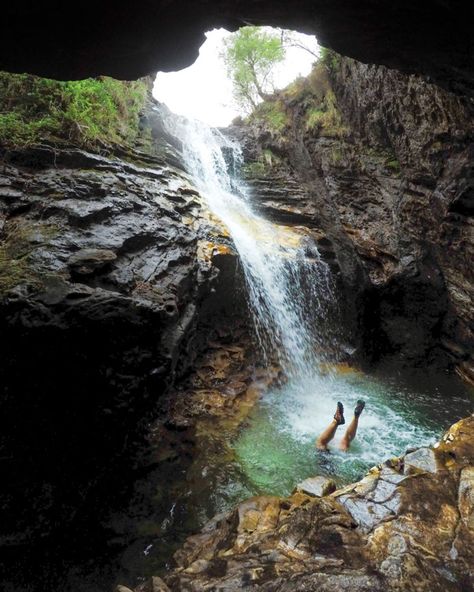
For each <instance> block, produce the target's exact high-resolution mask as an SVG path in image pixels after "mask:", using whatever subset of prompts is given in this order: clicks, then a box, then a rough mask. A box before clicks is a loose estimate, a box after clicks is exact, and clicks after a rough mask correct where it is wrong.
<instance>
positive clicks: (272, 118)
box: [254, 101, 288, 133]
mask: <svg viewBox="0 0 474 592" xmlns="http://www.w3.org/2000/svg"><path fill="white" fill-rule="evenodd" d="M254 117H255V119H259V120H263V121H265V124H266V127H267V128H268V129H269V130H270V131H271V132H274V133H277V132H282V131H283V130H284V129H285V127H286V126H287V125H288V116H287V114H286V112H285V110H284V106H283V104H282V103H281V102H280V101H265V102H264V103H261V104H260V105H258V107H257V109H256V110H255V113H254Z"/></svg>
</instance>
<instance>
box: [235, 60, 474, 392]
mask: <svg viewBox="0 0 474 592" xmlns="http://www.w3.org/2000/svg"><path fill="white" fill-rule="evenodd" d="M336 60H337V64H336V63H335V64H333V65H332V66H328V67H327V69H326V70H324V71H322V70H315V71H314V73H313V74H312V75H310V77H309V78H308V79H307V80H308V83H307V85H306V86H305V89H304V92H301V94H300V96H299V97H298V96H297V92H296V90H295V89H296V86H295V87H294V88H293V89H292V90H291V91H289V92H288V94H285V91H281V92H279V93H277V94H276V95H275V97H274V98H273V100H274V101H276V104H277V105H279V106H280V107H279V108H281V110H282V114H283V115H284V117H285V120H286V122H287V124H286V127H285V128H284V129H282V130H280V131H279V132H278V133H276V132H275V131H272V130H270V129H269V126H268V122H267V121H266V119H265V117H262V118H261V119H259V117H258V114H257V116H254V117H253V118H252V119H251V120H249V121H248V122H247V123H241V124H240V125H237V126H234V127H232V128H231V129H230V130H229V132H228V133H231V134H234V135H236V136H237V137H238V138H239V139H240V141H241V142H242V144H243V147H244V156H245V167H244V170H245V171H247V172H248V171H250V174H249V176H250V179H249V181H250V183H251V186H252V188H253V197H252V199H253V202H254V204H255V206H256V207H257V208H259V209H261V210H262V211H263V212H264V213H265V215H267V216H269V217H272V218H273V219H276V220H279V221H281V222H284V223H286V224H295V225H299V224H304V225H305V226H307V227H308V228H311V230H312V232H313V233H314V234H315V236H316V235H318V238H317V244H318V249H319V251H320V253H321V256H322V258H323V259H324V260H325V261H326V262H327V263H328V264H329V265H330V266H331V268H332V269H333V271H334V272H335V274H336V277H338V278H339V286H340V290H339V293H340V294H341V295H342V294H346V301H345V304H344V310H345V318H346V319H351V318H352V319H358V320H357V321H356V322H355V324H354V326H353V328H352V339H353V341H354V342H355V343H356V345H357V352H358V353H359V354H360V353H361V352H363V353H364V355H365V356H372V357H373V359H377V357H380V356H381V355H382V356H388V355H392V356H394V357H396V358H397V360H399V361H400V360H404V361H406V362H407V363H409V364H416V365H423V364H426V363H430V364H433V363H434V364H439V365H444V366H445V365H453V366H456V367H457V371H458V373H459V375H460V376H462V377H463V378H465V379H466V380H467V381H472V380H473V376H474V373H473V372H471V370H470V368H471V366H472V364H473V361H472V352H473V351H474V347H473V346H474V333H473V331H472V327H473V326H474V318H473V312H472V311H473V308H472V301H473V299H474V277H473V275H472V266H471V265H470V261H471V259H472V257H473V254H474V242H473V237H472V229H471V217H470V212H471V209H470V207H469V203H470V201H471V198H470V197H469V196H472V188H473V179H474V176H473V172H472V163H473V152H472V141H471V136H472V132H473V121H474V117H473V107H472V102H470V101H469V100H468V99H466V98H464V97H459V96H455V95H452V94H450V93H448V92H446V91H443V90H442V89H440V88H438V87H437V86H434V85H433V84H429V83H427V82H426V80H424V79H423V78H421V77H417V76H405V75H402V74H400V73H399V72H396V71H393V70H388V69H387V68H384V67H382V66H371V65H366V64H362V63H359V62H356V61H354V60H351V59H347V58H342V57H340V58H336ZM318 85H319V86H318ZM324 85H327V87H328V88H330V89H331V92H332V93H334V98H335V101H336V102H335V106H336V108H337V110H338V113H339V114H340V116H341V124H340V125H339V128H338V129H336V130H333V131H331V130H329V131H328V130H325V129H321V128H318V127H317V126H316V127H315V128H313V129H309V127H308V113H310V110H309V108H308V104H309V105H311V107H312V108H313V109H318V108H319V106H318V105H319V102H318V101H320V99H321V97H320V96H319V95H318V92H319V93H321V92H322V90H321V89H324V88H325V87H324ZM315 89H316V90H315ZM318 89H319V90H318ZM311 93H313V103H311V100H312V99H311V96H312V95H311ZM268 152H270V153H271V154H273V155H274V160H273V161H272V162H268V159H267V160H265V158H264V157H265V155H267V154H268ZM252 163H259V164H260V167H258V168H257V172H254V173H252ZM262 169H263V170H262Z"/></svg>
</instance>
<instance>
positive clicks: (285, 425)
mask: <svg viewBox="0 0 474 592" xmlns="http://www.w3.org/2000/svg"><path fill="white" fill-rule="evenodd" d="M358 399H364V400H365V401H366V408H365V410H364V412H363V414H362V415H361V417H360V421H359V428H358V432H357V437H356V439H355V440H354V441H353V443H352V446H351V449H350V450H349V451H348V452H342V451H340V450H339V449H338V443H339V441H340V439H341V438H342V436H343V434H344V431H345V427H347V424H348V423H349V421H350V419H351V418H352V415H353V409H354V406H355V404H356V401H357V400H358ZM337 401H342V403H343V404H344V406H345V415H346V426H340V427H339V428H338V430H337V433H336V436H335V438H334V440H333V441H332V442H331V444H330V450H331V452H330V453H329V454H327V453H321V452H318V451H317V450H316V449H315V446H314V442H315V439H316V437H317V435H318V434H319V433H321V432H322V431H323V429H324V428H325V427H326V426H327V425H328V423H329V422H330V420H331V419H332V417H333V414H334V411H335V408H336V402H337ZM472 411H473V398H472V391H470V389H468V388H467V387H466V386H465V385H463V384H462V383H461V382H460V381H458V380H456V379H455V378H453V377H449V376H446V375H439V374H438V375H435V374H427V373H411V374H400V373H395V372H392V373H389V372H387V373H380V374H379V375H374V376H368V375H365V374H362V373H359V372H349V373H344V374H336V375H335V376H334V377H329V376H327V377H321V378H319V379H318V378H312V379H307V380H301V381H298V382H292V383H289V384H287V385H285V386H283V387H281V388H279V389H275V390H273V391H270V392H268V393H266V395H264V397H263V398H262V400H261V402H260V404H259V405H258V406H257V407H256V408H255V410H254V412H253V413H252V415H251V417H250V419H249V422H248V425H247V427H246V428H245V429H244V430H242V431H241V433H240V436H239V438H238V439H237V440H236V441H235V442H234V448H235V451H236V455H237V460H238V463H239V466H240V468H241V470H242V472H243V474H244V476H245V480H246V482H247V483H250V484H251V488H252V490H253V491H255V493H274V494H277V495H288V494H289V493H290V492H291V491H292V489H293V488H294V486H295V485H296V483H298V482H299V481H301V480H303V479H305V478H306V477H309V476H313V475H330V476H332V477H335V478H336V481H337V482H339V483H340V484H342V483H347V482H350V481H354V480H357V479H359V478H360V477H361V476H362V475H363V474H364V472H365V471H366V470H367V469H368V468H370V467H371V466H373V465H374V464H377V463H379V462H381V461H382V460H384V459H386V458H389V457H391V456H398V455H400V454H403V453H404V452H405V451H406V450H407V449H408V448H414V447H417V446H422V445H427V444H432V443H434V442H435V441H436V440H437V439H438V438H439V437H440V435H441V434H442V432H443V430H445V429H446V428H447V427H449V425H450V424H451V423H453V422H454V421H456V420H457V419H460V418H461V417H464V416H466V415H468V414H469V413H472Z"/></svg>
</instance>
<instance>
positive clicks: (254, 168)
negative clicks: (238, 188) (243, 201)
mask: <svg viewBox="0 0 474 592" xmlns="http://www.w3.org/2000/svg"><path fill="white" fill-rule="evenodd" d="M265 173H266V167H265V163H264V162H261V161H259V160H258V161H254V162H248V163H246V164H245V165H244V166H243V167H242V174H243V176H244V178H245V179H252V178H253V177H263V176H264V175H265Z"/></svg>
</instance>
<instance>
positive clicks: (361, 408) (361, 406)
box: [354, 399, 365, 417]
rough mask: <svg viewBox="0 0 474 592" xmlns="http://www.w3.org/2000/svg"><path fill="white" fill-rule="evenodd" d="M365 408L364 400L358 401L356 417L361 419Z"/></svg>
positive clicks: (355, 410) (355, 411)
mask: <svg viewBox="0 0 474 592" xmlns="http://www.w3.org/2000/svg"><path fill="white" fill-rule="evenodd" d="M364 407H365V401H362V399H359V400H358V401H357V405H356V407H355V409H354V415H355V416H356V417H359V415H360V414H361V413H362V411H364Z"/></svg>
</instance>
